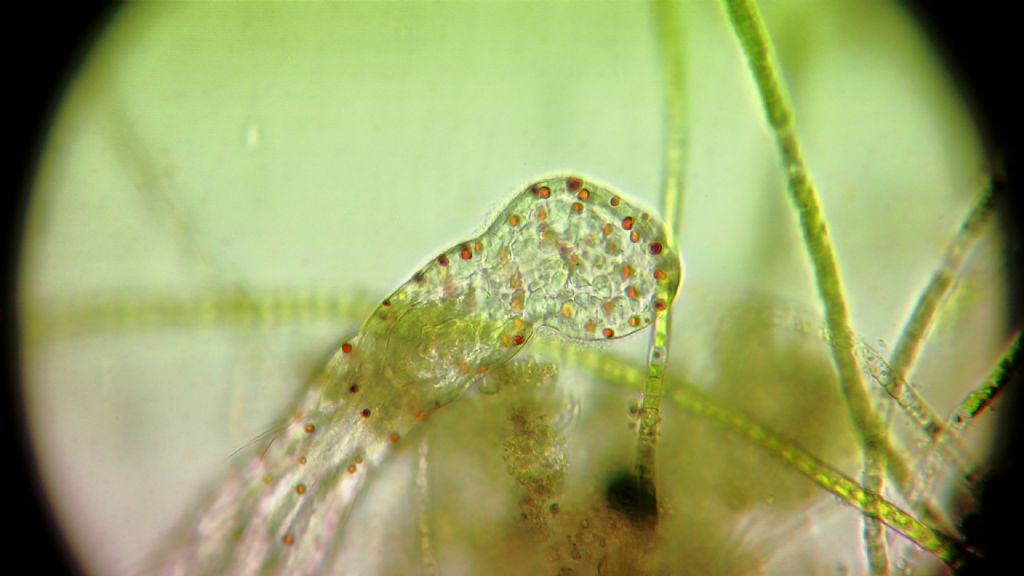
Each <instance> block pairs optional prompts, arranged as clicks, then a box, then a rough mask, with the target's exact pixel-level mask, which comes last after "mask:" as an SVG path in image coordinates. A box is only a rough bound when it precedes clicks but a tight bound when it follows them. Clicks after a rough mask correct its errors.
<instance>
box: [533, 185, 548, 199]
mask: <svg viewBox="0 0 1024 576" xmlns="http://www.w3.org/2000/svg"><path fill="white" fill-rule="evenodd" d="M533 193H534V194H536V195H537V196H540V197H541V198H548V197H550V196H551V188H548V187H547V186H541V187H540V188H537V189H535V190H534V191H533Z"/></svg>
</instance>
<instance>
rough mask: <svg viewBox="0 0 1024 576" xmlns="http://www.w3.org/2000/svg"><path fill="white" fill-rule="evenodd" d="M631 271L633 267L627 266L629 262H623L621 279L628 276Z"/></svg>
mask: <svg viewBox="0 0 1024 576" xmlns="http://www.w3.org/2000/svg"><path fill="white" fill-rule="evenodd" d="M632 273H633V269H632V268H630V267H629V264H624V265H623V266H622V279H623V280H625V279H626V278H629V276H630V274H632Z"/></svg>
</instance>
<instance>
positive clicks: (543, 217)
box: [537, 208, 548, 222]
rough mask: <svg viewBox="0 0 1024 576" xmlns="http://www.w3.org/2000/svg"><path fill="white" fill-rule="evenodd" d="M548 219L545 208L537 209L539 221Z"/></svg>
mask: <svg viewBox="0 0 1024 576" xmlns="http://www.w3.org/2000/svg"><path fill="white" fill-rule="evenodd" d="M547 219H548V213H547V211H546V210H544V209H543V208H540V209H538V210H537V221H538V222H543V221H545V220H547Z"/></svg>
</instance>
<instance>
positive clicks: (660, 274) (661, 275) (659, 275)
mask: <svg viewBox="0 0 1024 576" xmlns="http://www.w3.org/2000/svg"><path fill="white" fill-rule="evenodd" d="M665 278H668V274H665V271H664V270H655V271H654V279H655V280H664V279H665Z"/></svg>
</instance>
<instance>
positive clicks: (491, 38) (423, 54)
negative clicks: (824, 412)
mask: <svg viewBox="0 0 1024 576" xmlns="http://www.w3.org/2000/svg"><path fill="white" fill-rule="evenodd" d="M684 4H685V7H684V10H683V18H684V20H685V26H684V31H685V35H686V38H685V54H684V56H685V60H686V64H687V67H688V70H687V82H688V94H689V98H690V101H689V104H688V110H689V116H688V119H687V122H688V125H689V132H688V135H687V151H686V153H687V165H686V171H685V174H686V177H685V180H686V199H685V218H684V222H683V232H682V235H681V237H680V239H679V243H680V245H681V248H682V251H683V254H684V257H685V263H686V280H685V284H684V287H683V291H682V295H681V300H680V304H681V305H680V307H679V308H677V315H676V318H675V326H676V330H677V333H676V336H675V347H674V349H673V358H675V361H676V362H683V361H684V360H686V361H687V362H689V363H690V364H691V365H693V366H702V362H704V363H706V361H707V357H708V354H709V351H708V348H707V346H708V345H709V344H708V343H707V342H706V329H707V328H708V326H707V324H706V322H709V321H711V320H712V319H714V318H715V310H716V309H717V308H718V307H721V306H723V304H722V299H723V298H732V297H740V296H742V295H744V294H749V293H752V292H756V293H765V294H770V295H774V296H778V297H781V298H783V299H784V300H786V301H789V302H792V303H795V304H797V305H799V306H804V307H808V308H809V309H811V310H813V309H814V299H813V291H812V281H811V277H810V274H809V271H808V268H807V267H806V265H805V261H804V260H805V259H804V256H803V254H802V253H801V252H800V250H799V247H798V244H797V240H798V236H797V232H796V227H795V223H794V219H793V218H792V216H791V214H790V213H789V211H788V206H787V205H786V203H785V196H784V195H783V192H782V180H781V177H780V175H779V173H778V172H777V170H776V168H775V164H774V162H775V158H774V151H773V149H772V147H771V141H770V139H769V136H768V133H767V131H766V130H765V128H764V126H763V123H762V121H761V116H760V109H759V107H758V104H757V102H756V99H755V96H754V93H753V90H752V88H751V85H750V81H749V78H748V77H747V76H746V75H745V69H744V67H743V62H742V60H741V58H740V56H739V53H738V50H737V48H736V45H735V43H734V41H733V40H732V38H731V37H730V35H729V30H728V28H727V25H726V22H725V20H724V18H723V17H722V15H721V14H720V13H719V11H718V9H717V6H716V5H715V3H713V2H703V1H700V2H686V3H684ZM764 12H765V16H766V19H767V21H768V24H769V27H770V29H771V32H772V33H773V34H775V35H776V38H777V42H778V45H779V51H780V57H781V59H782V63H783V66H784V69H785V70H786V72H787V80H789V81H790V82H791V87H792V96H793V100H794V102H795V104H796V106H797V111H798V122H799V128H800V134H801V136H802V137H803V138H804V141H805V144H806V147H807V158H808V161H809V163H810V165H811V167H812V170H813V174H814V177H815V178H816V181H817V182H818V183H819V185H820V192H821V195H822V197H823V203H824V207H825V210H826V212H827V215H828V217H829V221H830V224H831V226H832V231H833V236H834V240H835V243H836V245H837V247H838V251H839V259H840V264H841V266H842V271H843V273H844V278H845V280H846V281H847V285H848V287H849V295H850V305H851V308H852V310H853V311H854V312H853V314H854V319H855V326H856V329H857V331H858V332H859V333H861V334H863V335H865V337H867V338H870V339H871V340H872V341H874V340H875V339H877V338H886V339H889V340H890V341H891V340H892V339H893V337H894V336H895V334H896V333H897V331H898V329H899V327H900V325H901V323H902V320H903V317H904V316H905V314H906V311H907V310H908V307H909V305H910V304H911V303H912V301H913V298H914V296H915V294H916V293H917V291H918V290H919V289H920V288H921V287H922V285H923V282H924V281H925V279H926V278H927V275H928V274H929V273H930V271H931V270H932V269H933V267H934V266H935V265H936V264H937V263H938V261H939V257H940V254H941V250H942V248H943V246H944V244H945V242H946V241H947V240H948V239H949V238H950V236H951V235H952V233H953V231H954V230H955V228H956V226H957V223H958V221H959V219H960V218H961V216H962V214H963V213H964V211H965V210H966V207H967V206H968V203H969V199H970V196H971V194H972V192H973V191H974V189H975V187H976V185H977V183H978V179H979V175H980V174H981V160H980V156H979V145H978V142H977V139H976V136H975V135H974V133H973V131H972V130H971V128H970V125H969V123H968V118H967V116H966V114H965V111H964V109H963V107H962V105H961V104H960V103H959V100H957V96H956V94H955V92H953V90H952V88H951V86H950V84H949V82H948V80H947V78H945V76H943V74H942V71H941V68H940V67H939V65H938V64H937V63H936V62H935V60H934V57H933V56H932V55H931V54H929V49H928V47H927V45H926V43H925V42H924V41H923V39H922V37H921V35H920V33H919V32H918V31H916V30H915V29H914V28H913V26H912V24H911V22H910V21H909V20H908V18H907V15H906V14H904V13H903V12H901V11H900V10H898V9H895V8H893V7H891V6H889V4H887V3H881V2H842V3H841V2H810V1H806V2H766V3H765V6H764ZM650 18H651V15H650V13H649V10H648V7H647V5H646V4H641V3H633V2H412V3H377V2H358V3H356V2H337V3H285V2H259V3H162V2H157V3H146V4H133V5H130V6H127V7H125V8H124V9H123V10H122V11H121V12H120V13H118V14H117V15H116V16H115V17H114V18H113V20H112V21H111V23H110V25H109V27H108V28H107V30H106V31H105V32H104V33H103V34H102V35H101V37H100V38H99V40H98V42H97V44H96V46H95V47H94V49H93V51H92V53H91V54H90V56H89V57H88V58H87V59H86V61H85V63H84V65H83V68H82V69H81V70H80V71H79V73H78V74H77V75H76V76H75V77H74V79H73V81H72V83H71V85H70V87H69V90H68V93H67V96H66V98H65V100H64V103H63V105H62V107H61V109H60V112H59V114H58V115H57V117H56V120H55V124H54V128H53V132H52V134H51V137H50V141H49V144H48V145H47V148H46V151H45V155H44V161H43V163H42V166H41V169H40V172H39V177H38V180H37V185H36V187H35V190H34V194H35V196H34V199H33V205H32V212H31V220H30V228H29V238H28V242H27V244H26V247H27V248H26V255H25V257H26V259H25V262H24V267H23V272H24V277H23V282H22V291H21V297H22V302H23V304H24V305H25V307H26V309H28V308H30V307H35V308H42V309H46V308H48V307H55V306H58V305H61V304H64V303H68V302H90V301H92V300H93V299H96V298H100V297H109V296H112V297H115V298H116V297H121V296H127V297H136V296H143V295H149V294H170V295H174V296H178V297H186V296H188V295H201V294H203V293H204V291H206V290H208V289H210V288H220V289H231V288H240V289H243V290H247V291H251V292H254V293H263V292H266V291H268V290H273V289H278V288H313V289H329V290H337V291H339V292H342V293H345V292H348V291H356V290H359V291H365V292H368V293H370V294H374V295H376V296H378V297H379V296H383V295H384V294H385V293H386V291H387V290H389V289H390V288H391V287H393V286H395V285H396V284H397V283H399V282H401V281H402V280H403V279H404V278H405V277H407V275H409V274H410V273H411V271H412V270H414V269H415V267H416V266H418V265H420V264H421V263H422V262H424V261H425V260H426V259H428V258H429V257H430V255H431V254H433V253H434V252H435V251H436V250H437V249H439V248H441V247H443V246H445V245H447V244H450V243H452V242H454V241H457V240H459V239H461V238H464V237H467V236H469V235H470V234H471V233H473V232H474V231H475V230H478V229H479V228H480V227H482V226H483V225H484V223H485V222H486V220H487V218H488V215H489V214H491V213H493V211H494V210H495V209H496V208H497V207H499V206H500V205H501V203H502V202H503V201H504V199H505V198H506V197H507V196H508V195H509V194H511V193H512V192H514V191H515V190H516V189H517V187H519V186H521V185H522V184H524V183H525V182H527V181H529V180H531V179H533V178H534V177H536V176H538V175H540V174H545V173H550V172H552V171H564V170H573V171H579V172H582V173H583V174H588V175H592V176H594V177H596V178H599V179H600V180H602V181H605V182H608V183H610V184H612V185H614V186H616V187H618V188H620V189H622V190H623V191H625V192H626V193H627V194H629V195H631V196H634V197H637V198H639V199H641V200H642V201H644V202H645V203H646V204H647V205H649V206H657V205H658V197H657V194H658V187H659V182H660V176H661V173H662V142H663V138H664V129H663V126H662V124H661V105H662V101H661V87H660V84H659V82H660V80H659V72H658V68H657V63H658V62H657V50H656V45H655V41H654V36H653V28H652V27H651V20H650ZM994 247H995V244H993V243H992V242H991V241H987V242H986V243H984V244H983V246H982V248H981V251H982V252H983V253H985V254H989V255H991V253H992V251H993V250H994ZM990 261H991V258H989V260H986V262H990ZM978 266H980V267H978ZM978 266H976V268H977V269H976V270H975V271H974V272H973V274H974V276H972V278H973V279H974V280H975V282H974V284H972V290H971V291H967V292H964V293H963V294H961V295H960V296H958V297H959V298H961V300H965V299H966V301H968V302H973V304H971V305H972V306H974V308H971V310H972V311H973V312H972V313H971V314H972V315H971V319H968V320H963V321H962V322H964V323H965V324H963V325H966V326H972V327H975V328H977V327H978V326H997V325H998V317H999V316H998V315H999V314H1000V310H1001V307H1000V304H999V302H1000V300H999V299H1000V298H1001V297H1002V288H1001V283H1002V275H1001V271H1000V269H999V267H998V265H997V264H989V265H978ZM968 322H969V324H967V323H968ZM702 323H703V324H702ZM986 323H987V324H986ZM957 326H961V325H959V324H958V325H957ZM353 328H354V325H348V326H334V325H330V324H326V323H321V324H313V325H304V326H299V327H285V328H281V329H273V330H271V329H256V328H253V329H250V330H245V329H224V330H216V329H210V328H202V329H191V330H188V331H185V330H163V331H136V332H131V333H117V334H107V335H96V336H88V337H84V338H76V339H67V340H60V341H56V342H44V343H42V344H40V345H39V346H38V347H36V348H34V349H33V350H31V353H30V355H29V356H28V357H27V358H28V362H27V363H26V381H25V382H26V399H27V402H28V406H27V409H28V414H29V417H30V425H31V430H32V433H33V438H34V440H35V446H36V449H37V454H38V457H39V461H40V465H41V467H42V470H43V475H44V478H45V479H46V483H47V489H48V490H49V493H50V494H51V497H52V502H53V504H54V506H55V508H56V510H57V512H58V516H59V518H60V521H61V523H62V525H63V526H64V528H65V533H66V534H67V535H68V537H69V538H70V540H71V542H72V544H73V546H74V548H75V550H76V552H77V553H78V554H80V557H81V558H82V559H83V561H84V563H85V565H86V566H88V567H89V568H90V569H92V570H95V571H96V572H97V573H115V574H123V573H129V572H131V571H133V570H137V569H138V568H139V567H140V566H141V563H142V561H143V560H144V558H145V557H146V556H147V554H148V553H149V552H150V551H151V550H153V549H154V547H155V546H156V545H157V544H158V542H159V541H160V538H161V535H162V532H163V531H164V530H166V529H168V528H169V527H170V526H171V525H172V524H173V523H174V521H175V520H176V519H177V518H178V517H179V516H180V514H181V513H182V512H183V511H184V509H185V507H186V506H187V505H188V504H189V503H190V502H193V501H194V498H195V497H196V495H197V493H198V492H197V491H198V490H199V489H201V488H202V487H203V486H205V485H207V484H208V483H209V482H210V481H211V480H212V479H213V478H215V477H216V475H217V473H218V471H219V470H222V469H223V468H225V467H226V466H227V465H228V460H229V455H230V454H231V453H232V451H233V450H234V449H236V448H238V447H240V446H243V445H244V444H245V443H246V442H247V441H248V440H250V439H251V438H253V437H254V436H255V435H256V434H258V433H260V432H261V431H263V430H264V429H265V427H266V426H267V425H268V423H269V422H270V420H271V419H272V418H274V417H275V416H277V415H279V413H280V411H281V409H282V406H283V403H284V402H285V401H286V398H287V397H288V396H289V394H290V392H291V391H292V390H294V389H295V387H297V386H299V385H301V383H302V382H303V380H304V378H305V376H306V374H308V373H309V370H311V369H312V367H313V366H315V365H316V364H317V363H318V362H319V361H321V360H322V358H323V357H324V355H325V354H326V353H327V351H328V350H329V348H330V345H331V344H332V343H333V342H335V341H336V340H337V338H339V337H340V335H341V334H342V333H343V331H344V330H351V329H353ZM702 335H703V336H704V338H702ZM955 336H956V335H955V334H953V333H952V331H948V332H946V333H941V334H940V337H939V346H940V348H939V349H940V350H944V351H947V352H950V353H951V354H953V355H954V356H956V355H959V356H960V358H961V361H958V362H953V363H951V366H946V365H941V372H940V367H939V365H936V366H937V367H933V368H932V370H933V371H934V372H935V373H937V374H942V378H944V379H946V380H948V381H952V382H957V383H958V384H956V385H955V386H954V387H953V388H952V389H950V390H948V391H943V390H941V389H934V390H933V391H932V392H930V393H929V394H930V396H929V398H930V399H931V400H932V401H933V402H934V403H935V404H936V405H937V406H938V407H940V408H941V411H942V413H945V412H946V411H947V410H948V409H949V407H950V406H951V405H952V403H953V402H955V401H956V400H957V399H958V398H959V397H960V395H962V393H963V389H964V387H966V386H968V385H970V382H972V381H973V380H972V379H976V378H977V377H978V376H979V375H980V374H981V373H983V371H984V366H985V365H986V364H987V363H988V362H990V361H991V358H992V354H993V352H992V346H993V342H994V341H995V340H994V339H995V338H997V333H996V332H994V331H993V330H987V331H982V332H978V333H975V334H974V336H972V337H971V338H970V339H967V338H962V339H957V338H955ZM643 345H644V342H643V339H639V338H638V339H633V340H631V341H630V342H629V343H627V344H626V345H625V348H626V349H632V350H634V351H639V350H640V349H641V348H642V347H643ZM704 368H705V369H707V370H713V368H708V367H706V366H705V367H704ZM585 393H586V392H583V394H585ZM584 398H585V397H584ZM582 406H583V409H584V410H586V407H587V403H586V401H584V402H583V403H582ZM623 410H624V408H623ZM839 425H840V424H837V426H839ZM983 438H984V436H983ZM836 464H837V465H842V466H843V467H844V468H845V469H846V470H848V471H851V472H853V471H856V462H855V461H851V462H846V463H845V464H843V463H836ZM849 518H852V519H853V521H855V520H856V515H855V514H853V513H852V512H850V513H849V514H848V517H847V520H849ZM854 525H855V524H854ZM851 546H853V547H854V548H853V551H852V553H851V554H850V555H849V558H848V559H847V558H846V557H845V556H844V559H847V560H848V561H849V562H856V561H857V548H856V546H857V544H855V543H854V544H851ZM830 561H831V560H830ZM854 565H855V564H854Z"/></svg>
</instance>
